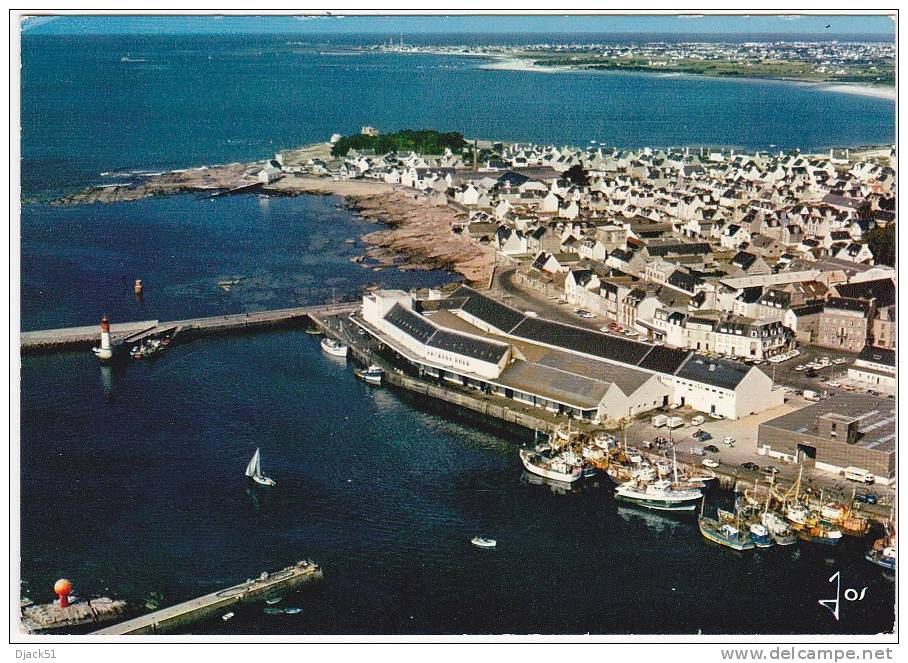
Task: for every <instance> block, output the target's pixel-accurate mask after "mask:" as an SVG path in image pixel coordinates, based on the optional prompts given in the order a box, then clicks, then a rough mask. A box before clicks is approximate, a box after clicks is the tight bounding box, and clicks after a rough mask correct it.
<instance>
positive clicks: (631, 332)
mask: <svg viewBox="0 0 908 663" xmlns="http://www.w3.org/2000/svg"><path fill="white" fill-rule="evenodd" d="M624 335H625V336H628V337H630V338H634V337H635V336H639V334H638V333H637V332H636V331H634V330H633V329H627V330H625V332H624Z"/></svg>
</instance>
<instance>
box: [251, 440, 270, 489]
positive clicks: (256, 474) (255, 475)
mask: <svg viewBox="0 0 908 663" xmlns="http://www.w3.org/2000/svg"><path fill="white" fill-rule="evenodd" d="M246 476H247V477H251V478H252V480H253V481H255V482H256V483H257V484H259V485H262V486H274V485H275V482H274V479H269V478H268V477H266V476H265V475H264V474H262V456H261V453H260V452H259V449H258V447H256V450H255V453H254V454H253V455H252V460H250V461H249V464H248V465H247V466H246Z"/></svg>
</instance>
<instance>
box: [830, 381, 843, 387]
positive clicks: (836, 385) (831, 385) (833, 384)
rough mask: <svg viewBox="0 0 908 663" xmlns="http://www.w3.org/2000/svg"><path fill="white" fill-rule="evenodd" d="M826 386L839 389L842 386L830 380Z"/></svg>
mask: <svg viewBox="0 0 908 663" xmlns="http://www.w3.org/2000/svg"><path fill="white" fill-rule="evenodd" d="M826 386H828V387H841V386H842V385H841V384H840V383H838V382H836V381H835V380H830V381H829V382H827V383H826Z"/></svg>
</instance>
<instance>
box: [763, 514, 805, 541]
mask: <svg viewBox="0 0 908 663" xmlns="http://www.w3.org/2000/svg"><path fill="white" fill-rule="evenodd" d="M760 522H761V524H762V525H763V526H764V527H765V528H766V529H767V530H769V534H770V535H771V536H772V540H773V541H775V542H776V545H779V546H790V545H792V544H793V543H797V541H798V537H797V536H796V535H795V533H794V531H793V530H792V529H791V527H789V526H788V523H786V522H785V520H783V519H782V518H780V517H779V516H778V515H776V514H775V513H773V512H772V511H766V512H764V513H763V515H762V516H760Z"/></svg>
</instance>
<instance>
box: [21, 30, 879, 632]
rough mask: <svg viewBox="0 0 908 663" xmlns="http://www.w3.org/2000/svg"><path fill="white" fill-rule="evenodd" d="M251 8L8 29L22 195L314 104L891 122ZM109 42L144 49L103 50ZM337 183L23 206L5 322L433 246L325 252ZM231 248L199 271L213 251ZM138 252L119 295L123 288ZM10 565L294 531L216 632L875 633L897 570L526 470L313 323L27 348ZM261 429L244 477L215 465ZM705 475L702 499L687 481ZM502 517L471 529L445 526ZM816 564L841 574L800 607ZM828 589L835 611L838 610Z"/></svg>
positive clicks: (213, 566)
mask: <svg viewBox="0 0 908 663" xmlns="http://www.w3.org/2000/svg"><path fill="white" fill-rule="evenodd" d="M288 41H295V39H294V38H274V37H230V38H226V37H218V38H211V37H209V38H203V37H122V36H121V37H101V38H97V37H95V38H75V37H56V38H50V37H31V36H28V35H26V36H25V38H24V40H23V45H24V49H23V90H22V98H23V101H22V108H21V110H22V154H23V159H22V176H23V196H24V197H25V198H26V199H29V200H31V199H33V198H39V199H41V198H46V197H49V196H53V195H54V194H55V193H57V192H59V191H63V190H70V189H73V188H78V187H80V186H85V185H87V184H96V183H99V182H104V181H106V179H107V176H101V173H111V172H117V171H133V170H142V169H150V170H156V169H161V168H165V167H186V166H197V165H202V164H209V163H218V162H226V161H235V160H244V159H250V158H260V157H264V156H267V155H268V154H270V153H271V152H272V151H274V150H275V149H278V148H280V147H288V146H295V145H298V144H301V143H305V142H309V141H313V140H321V139H324V138H326V137H327V136H328V135H330V133H332V132H334V131H341V132H344V131H355V130H358V128H359V126H360V125H363V124H374V125H377V126H380V127H381V128H383V129H394V128H402V127H406V126H435V127H439V128H442V127H443V128H451V129H460V130H462V131H464V132H466V133H468V134H471V135H480V136H494V137H507V138H514V139H521V140H535V141H555V142H580V143H585V142H586V141H587V140H588V139H597V140H602V141H605V142H610V143H614V144H618V145H628V146H632V145H643V144H650V145H657V144H682V143H709V144H716V143H724V144H733V145H742V146H751V147H766V146H768V145H769V144H775V145H777V146H779V147H794V146H799V147H818V146H824V145H829V144H850V145H854V144H865V143H881V142H889V141H891V140H893V137H892V134H893V132H892V125H893V124H894V122H893V119H894V104H893V103H892V102H889V101H885V100H874V99H868V98H862V97H857V96H852V95H835V94H829V93H824V92H820V91H817V90H815V89H811V88H806V87H803V86H795V85H789V84H783V83H770V82H744V81H711V80H706V79H692V78H658V77H651V76H633V75H624V74H537V73H532V74H530V73H522V72H495V71H487V70H482V69H477V68H476V65H477V62H476V61H475V60H473V59H470V58H459V57H441V56H404V55H386V56H379V55H327V54H322V53H328V52H333V49H334V47H335V46H336V45H337V44H336V40H335V39H333V38H332V43H321V44H315V43H308V44H288V43H287V42H288ZM124 57H128V58H129V59H130V60H143V62H121V59H122V58H124ZM338 202H339V201H338V200H337V199H335V198H330V197H326V198H317V197H300V198H269V199H262V198H258V197H256V196H236V197H230V198H219V199H216V200H206V199H202V198H199V197H196V196H192V195H181V196H176V197H172V198H165V199H155V200H143V201H137V202H134V203H120V204H116V205H92V206H78V207H58V206H52V205H47V204H43V203H33V202H30V203H26V204H24V205H23V213H22V224H21V239H22V256H21V257H22V261H21V279H22V286H21V295H22V326H23V328H25V329H34V328H42V327H56V326H61V325H78V324H92V323H94V322H96V321H97V319H98V317H99V315H100V314H101V313H107V314H108V315H110V316H112V317H113V318H114V319H117V320H127V319H147V318H158V319H163V320H166V319H172V318H182V317H188V316H195V315H206V314H207V315H216V314H220V313H227V312H241V311H244V310H255V309H260V308H268V307H275V306H290V305H294V304H299V303H308V302H316V301H323V300H325V299H328V298H330V297H332V296H334V297H342V296H348V295H351V294H355V293H356V292H358V291H359V289H361V288H362V287H363V286H365V285H369V284H373V283H382V284H387V285H390V286H395V287H412V286H416V285H432V284H436V283H439V282H440V281H443V280H445V279H448V278H450V276H449V275H446V274H443V273H440V272H429V273H422V272H420V273H406V274H404V273H400V272H398V271H395V270H387V271H383V272H380V273H376V272H372V271H370V270H368V269H364V268H362V267H360V266H357V265H354V264H352V263H351V262H350V258H351V257H353V256H354V255H358V254H359V253H360V252H361V247H360V246H359V245H358V244H354V245H350V244H347V243H345V240H348V239H353V240H356V239H357V238H358V237H359V236H360V235H362V234H363V233H364V232H368V231H370V230H372V229H373V228H375V227H374V226H372V225H370V224H368V223H366V222H364V221H362V220H361V219H358V218H357V217H356V216H355V215H354V214H352V213H351V212H349V211H347V210H344V209H340V208H339V207H338ZM237 275H242V276H247V277H249V278H248V279H247V280H246V281H244V283H243V285H242V286H240V287H237V288H235V289H234V290H232V291H231V292H229V293H227V292H225V291H223V290H222V289H219V288H218V287H217V281H218V280H220V279H222V278H225V277H230V276H237ZM135 278H142V279H143V281H144V283H145V286H146V296H145V298H144V300H143V301H142V302H137V301H136V300H135V298H134V296H133V294H132V283H133V280H134V279H135ZM21 379H22V390H21V420H22V430H21V441H20V444H21V484H20V487H21V491H22V507H21V514H20V525H21V535H22V536H21V550H20V554H21V560H22V563H21V573H22V579H23V580H24V581H25V582H26V589H27V590H28V593H29V595H30V596H32V597H33V598H35V599H37V600H46V599H49V598H50V587H51V585H52V583H53V581H54V580H55V579H56V578H58V577H60V576H63V575H65V576H68V577H71V578H72V579H73V581H74V583H75V586H76V591H77V592H78V593H80V594H82V595H91V594H93V593H100V594H116V595H121V596H125V597H127V598H128V599H130V600H131V601H133V602H139V603H140V602H141V599H142V597H143V596H144V594H145V593H147V592H151V591H154V592H160V593H162V594H163V595H164V596H165V600H166V602H168V603H169V602H172V601H177V600H181V599H184V598H188V597H191V596H194V595H198V594H202V593H205V592H208V591H212V590H214V589H216V588H218V587H222V586H224V585H228V584H232V583H234V582H237V581H239V580H242V579H244V578H246V577H249V576H253V575H257V574H258V573H259V572H261V571H262V570H265V569H275V568H279V567H281V566H283V565H285V564H288V563H291V562H293V561H295V560H296V559H299V558H301V557H312V558H315V559H317V560H318V561H319V562H321V563H322V564H323V566H324V568H325V573H326V580H325V582H324V583H322V584H321V585H319V586H317V587H312V588H310V589H309V590H307V591H305V592H303V593H301V594H300V595H298V596H294V597H288V598H287V599H285V601H286V605H288V606H289V605H297V606H299V607H302V608H303V612H302V613H301V614H300V615H297V616H278V617H272V616H265V615H262V614H261V613H260V612H259V611H258V609H257V608H256V609H249V610H241V611H238V614H237V616H236V617H235V618H234V619H233V620H231V621H230V622H227V623H224V622H221V621H220V620H216V621H215V622H214V623H210V624H205V625H202V626H200V627H199V629H198V630H203V631H205V632H215V633H222V632H229V633H383V632H387V633H463V632H472V633H553V632H570V633H585V632H592V633H696V632H697V631H698V630H701V629H702V631H703V632H704V633H707V634H710V633H728V632H740V633H759V632H774V633H798V632H819V633H840V632H861V633H875V632H880V631H887V630H891V628H892V624H893V613H892V609H893V605H894V586H893V583H892V582H890V581H889V580H887V579H885V578H884V577H883V576H882V574H881V573H880V571H879V569H878V568H877V567H874V566H872V565H870V564H869V563H866V562H865V561H864V560H863V558H862V555H863V548H864V546H865V545H866V544H867V542H866V541H856V540H852V539H848V540H846V541H845V542H844V543H843V545H842V547H841V548H840V549H837V550H826V549H824V548H821V547H817V546H806V545H799V546H797V547H793V548H788V549H769V550H767V551H756V552H755V553H754V554H752V555H743V556H742V555H736V554H734V553H731V552H727V551H725V550H722V549H718V548H715V547H713V546H710V545H708V544H707V543H705V542H704V541H703V540H702V539H701V537H700V535H699V533H698V532H697V531H696V527H695V525H694V524H693V523H692V522H690V521H681V520H675V519H668V518H663V517H660V516H658V515H654V514H650V513H646V512H639V511H635V510H633V509H628V508H625V507H619V506H618V505H616V504H615V502H614V501H613V499H612V498H611V490H610V489H608V488H607V487H605V486H598V487H597V486H588V487H587V488H586V489H584V490H581V491H578V492H573V493H570V494H566V495H561V494H555V493H553V492H552V490H551V489H550V487H549V486H546V485H535V484H532V483H529V482H527V481H526V479H525V478H524V477H522V474H521V467H520V465H519V462H518V460H517V457H516V445H517V444H518V443H520V442H524V441H526V440H527V433H526V432H521V431H515V430H510V429H505V428H501V427H497V426H494V425H492V424H490V423H489V422H487V421H482V420H479V419H477V418H474V417H468V416H466V415H462V414H459V413H457V412H452V411H451V409H450V408H447V407H439V406H438V405H436V404H434V403H432V402H426V401H423V400H420V399H417V398H415V397H413V396H411V395H408V394H405V393H398V392H393V391H390V390H386V389H379V390H375V389H372V388H368V387H366V386H365V385H363V384H362V383H359V382H357V381H356V380H355V379H354V378H353V376H352V373H351V372H350V370H349V368H347V367H346V366H345V365H344V363H343V362H336V361H334V360H332V359H330V358H328V357H326V356H324V355H323V353H321V352H320V351H319V349H318V344H317V342H315V341H314V340H313V339H312V338H311V337H309V336H306V335H305V334H303V333H300V332H294V331H284V332H276V333H267V334H256V335H251V336H236V337H224V338H217V337H214V338H209V339H205V340H204V341H199V342H195V343H192V344H188V345H184V346H178V347H173V348H171V349H169V350H168V351H167V352H166V353H164V354H163V355H161V356H160V357H159V358H158V359H156V360H154V361H152V362H133V363H130V364H128V365H115V366H113V367H100V366H99V365H98V363H97V361H96V360H95V359H94V357H93V356H91V355H89V354H88V353H66V354H54V355H45V356H26V357H24V358H23V360H22V372H21ZM257 446H259V447H261V448H262V453H263V461H264V465H265V468H266V470H267V471H268V473H269V474H270V475H271V476H273V477H274V478H275V479H276V480H277V481H278V486H277V487H276V488H275V489H273V490H270V491H255V490H252V489H251V488H250V487H249V486H248V485H247V483H246V482H245V480H244V478H243V476H242V470H243V468H244V466H245V463H246V462H247V460H248V458H249V456H250V455H251V453H252V451H253V450H254V448H255V447H257ZM713 498H714V499H717V500H722V499H727V496H721V495H716V496H713ZM480 533H483V534H488V535H490V536H493V537H495V538H497V539H498V540H499V549H498V550H496V551H494V552H492V553H491V554H486V553H483V552H482V551H478V550H476V549H474V548H473V547H471V546H470V545H469V543H468V540H469V538H470V537H472V536H474V535H476V534H480ZM836 570H841V571H842V573H843V578H844V580H845V582H847V583H848V586H865V585H866V586H867V587H868V592H867V599H866V600H865V601H864V602H862V603H860V604H855V605H850V604H849V605H848V606H846V607H847V611H846V612H844V613H843V618H842V620H841V621H840V622H836V621H835V620H834V619H832V617H831V615H829V613H828V612H827V611H826V610H825V609H824V608H822V607H821V606H819V605H817V603H816V601H817V600H819V599H821V598H828V597H829V596H830V595H831V588H832V586H831V585H829V583H828V582H827V581H828V578H829V576H830V575H832V574H833V573H834V572H835V571H836ZM843 610H844V609H843Z"/></svg>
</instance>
